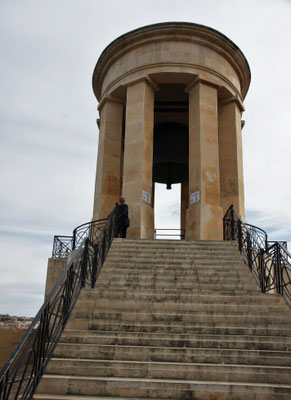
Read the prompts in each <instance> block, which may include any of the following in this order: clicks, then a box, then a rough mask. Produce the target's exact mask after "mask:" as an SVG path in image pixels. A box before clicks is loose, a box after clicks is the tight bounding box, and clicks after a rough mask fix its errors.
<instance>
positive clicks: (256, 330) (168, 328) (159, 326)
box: [67, 318, 290, 336]
mask: <svg viewBox="0 0 291 400" xmlns="http://www.w3.org/2000/svg"><path fill="white" fill-rule="evenodd" d="M67 327H68V329H77V330H84V329H87V330H99V331H120V332H125V331H127V332H146V333H149V332H157V333H168V332H170V333H180V334H190V333H201V334H226V335H236V334H238V335H242V334H244V333H245V334H247V335H271V336H277V335H279V336H289V335H290V327H286V326H285V325H283V326H282V327H281V326H279V327H278V324H268V325H266V324H265V325H264V324H263V325H254V324H253V325H252V326H247V325H245V324H241V325H237V326H235V325H233V326H226V325H225V324H224V323H223V322H222V323H221V324H217V323H212V324H208V325H206V324H201V323H199V322H198V321H196V323H195V324H191V325H190V324H181V323H179V322H176V323H175V322H173V323H171V324H166V323H157V322H156V323H146V322H145V323H135V322H131V323H130V322H129V321H127V322H123V321H121V322H119V321H104V320H103V321H98V320H90V321H88V320H86V319H81V318H76V319H72V320H71V321H70V320H69V322H68V324H67Z"/></svg>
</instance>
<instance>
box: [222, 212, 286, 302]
mask: <svg viewBox="0 0 291 400" xmlns="http://www.w3.org/2000/svg"><path fill="white" fill-rule="evenodd" d="M223 238H224V240H234V241H235V242H236V243H237V245H238V249H239V251H240V253H241V255H242V257H243V260H244V261H245V263H246V264H247V265H248V267H249V269H250V271H251V272H252V273H253V275H254V277H255V280H256V282H257V284H258V285H259V286H260V288H261V291H262V292H263V293H265V292H271V291H272V292H276V293H279V294H281V295H282V296H283V298H284V300H285V301H286V303H287V304H288V306H289V307H290V308H291V265H290V262H291V254H290V253H289V252H288V250H287V243H286V242H278V241H268V235H267V234H266V232H265V231H264V230H263V229H261V228H258V227H256V226H254V225H249V224H246V223H245V222H244V221H242V219H241V218H240V216H239V215H238V214H237V213H236V211H235V210H234V208H233V206H230V207H229V209H228V210H227V212H226V214H225V216H224V218H223Z"/></svg>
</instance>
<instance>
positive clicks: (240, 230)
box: [237, 220, 242, 253]
mask: <svg viewBox="0 0 291 400" xmlns="http://www.w3.org/2000/svg"><path fill="white" fill-rule="evenodd" d="M237 236H238V248H239V251H240V253H241V252H242V227H241V222H240V221H239V220H238V221H237Z"/></svg>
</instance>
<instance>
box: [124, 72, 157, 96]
mask: <svg viewBox="0 0 291 400" xmlns="http://www.w3.org/2000/svg"><path fill="white" fill-rule="evenodd" d="M139 82H146V83H147V84H148V85H149V86H150V88H151V89H152V90H153V91H154V92H157V91H158V90H159V87H158V85H157V84H156V82H155V81H154V80H153V79H152V78H150V77H149V76H148V75H146V76H142V77H141V78H137V79H135V80H133V81H131V82H129V83H128V84H126V85H125V86H127V87H129V86H132V85H135V84H136V83H139Z"/></svg>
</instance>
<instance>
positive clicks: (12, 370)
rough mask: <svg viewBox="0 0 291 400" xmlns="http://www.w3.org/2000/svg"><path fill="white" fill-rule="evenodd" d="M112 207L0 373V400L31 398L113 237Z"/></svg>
mask: <svg viewBox="0 0 291 400" xmlns="http://www.w3.org/2000/svg"><path fill="white" fill-rule="evenodd" d="M115 223H116V208H115V209H114V210H113V212H112V213H111V215H110V216H109V218H108V220H107V221H106V224H105V226H104V227H103V229H102V230H101V232H100V233H99V235H98V237H97V239H96V240H91V239H94V237H95V236H94V235H93V236H91V237H86V238H84V240H83V241H82V242H79V247H78V249H77V250H76V252H75V254H74V255H73V256H72V259H71V261H70V262H69V263H68V265H67V267H66V269H65V270H64V272H63V273H62V275H61V276H60V278H59V279H58V281H57V283H56V284H55V286H54V288H53V289H52V291H51V292H50V294H49V295H48V297H47V299H46V301H45V302H44V304H43V306H42V307H41V309H40V310H39V312H38V313H37V315H36V317H35V318H34V320H33V321H32V323H31V325H30V327H29V328H28V329H27V331H26V333H25V335H24V336H23V338H22V339H21V341H20V342H19V344H18V345H17V347H16V349H15V350H14V352H13V353H12V355H11V356H10V358H9V359H8V361H7V363H6V364H5V365H4V368H3V369H2V371H1V372H0V399H1V400H8V399H9V400H11V399H23V400H24V399H31V398H32V396H33V394H34V393H35V391H36V388H37V385H38V383H39V381H40V379H41V377H42V375H43V373H44V371H45V368H46V366H47V364H48V362H49V360H50V358H51V356H52V354H53V351H54V349H55V347H56V345H57V343H58V340H59V338H60V336H61V334H62V332H63V330H64V328H65V326H66V323H67V321H68V319H69V317H70V315H71V312H72V310H73V308H74V305H75V303H76V301H77V299H78V297H79V294H80V292H81V290H82V288H84V287H85V285H89V286H91V287H92V288H93V287H94V286H95V283H96V279H97V278H98V275H99V273H100V271H101V268H102V265H103V263H104V261H105V258H106V255H107V253H108V251H109V248H110V245H111V243H112V240H113V237H114V230H115Z"/></svg>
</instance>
